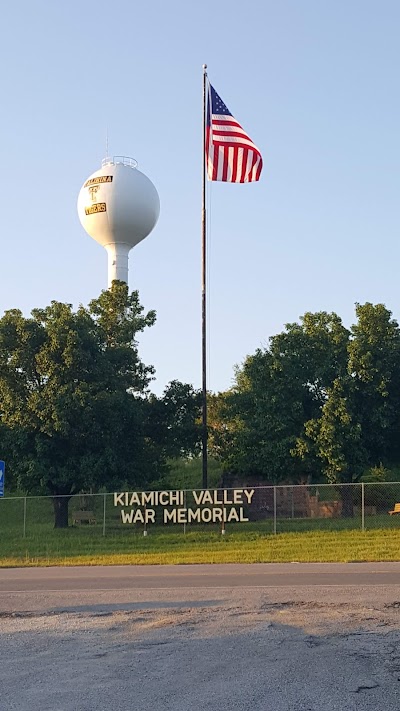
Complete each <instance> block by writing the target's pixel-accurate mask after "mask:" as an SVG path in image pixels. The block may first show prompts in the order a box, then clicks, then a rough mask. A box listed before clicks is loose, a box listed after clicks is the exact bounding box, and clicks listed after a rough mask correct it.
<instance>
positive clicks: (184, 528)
mask: <svg viewBox="0 0 400 711" xmlns="http://www.w3.org/2000/svg"><path fill="white" fill-rule="evenodd" d="M183 508H184V509H186V514H187V507H186V489H185V490H184V492H183ZM183 535H184V536H185V535H186V520H185V521H184V524H183Z"/></svg>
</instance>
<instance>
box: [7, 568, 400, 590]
mask: <svg viewBox="0 0 400 711" xmlns="http://www.w3.org/2000/svg"><path fill="white" fill-rule="evenodd" d="M310 585H311V586H314V585H324V586H329V587H332V586H336V587H343V586H349V585H351V586H356V587H365V586H369V585H374V586H376V585H400V562H399V563H286V564H285V563H283V564H282V563H276V564H275V563H266V564H252V565H244V564H239V565H185V566H176V565H165V566H155V565H142V566H96V567H87V566H77V567H71V568H70V567H65V568H62V567H59V568H56V567H50V568H8V569H7V568H3V569H0V593H5V594H6V593H10V592H31V591H32V592H35V591H39V590H41V591H44V592H52V591H61V590H64V591H78V590H82V591H92V592H93V591H95V590H98V591H102V590H114V591H117V590H160V589H163V590H165V589H168V588H179V589H182V588H194V589H200V588H203V589H204V588H214V589H216V588H242V587H246V588H264V587H273V588H276V587H293V588H296V587H299V586H310Z"/></svg>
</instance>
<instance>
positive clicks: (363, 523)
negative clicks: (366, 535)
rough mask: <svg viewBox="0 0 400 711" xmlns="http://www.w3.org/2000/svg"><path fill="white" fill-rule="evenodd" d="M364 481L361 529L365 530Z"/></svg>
mask: <svg viewBox="0 0 400 711" xmlns="http://www.w3.org/2000/svg"><path fill="white" fill-rule="evenodd" d="M364 486H365V484H364V482H362V483H361V530H362V531H365V506H364V501H365V499H364V493H365V492H364Z"/></svg>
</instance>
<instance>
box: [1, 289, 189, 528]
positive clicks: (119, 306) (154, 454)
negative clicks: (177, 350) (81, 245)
mask: <svg viewBox="0 0 400 711" xmlns="http://www.w3.org/2000/svg"><path fill="white" fill-rule="evenodd" d="M154 322H155V313H154V311H149V312H148V313H144V309H143V307H142V306H141V305H140V303H139V297H138V293H137V292H135V291H134V292H132V293H131V294H129V293H128V287H127V286H126V285H125V284H124V283H122V282H114V283H113V285H112V288H111V289H110V290H108V291H104V292H102V293H101V294H100V296H99V297H98V298H97V299H94V300H93V301H91V302H90V304H89V306H88V307H86V308H85V307H83V306H80V307H79V308H78V309H77V310H76V311H74V310H73V308H72V306H71V305H70V304H63V303H58V302H55V301H53V302H52V303H51V304H50V306H48V307H46V308H44V309H34V310H33V311H32V313H31V316H30V317H29V318H26V317H24V316H23V315H22V313H21V312H20V311H18V310H12V311H8V312H6V313H5V314H4V316H3V317H2V318H1V319H0V422H1V429H0V437H2V445H3V447H2V449H3V451H4V458H7V460H8V462H9V464H10V466H9V470H11V472H12V475H13V477H14V479H15V483H16V485H18V487H19V488H20V489H21V490H24V491H26V492H28V493H39V492H40V493H48V494H51V495H52V496H54V497H55V496H60V495H62V496H64V497H65V499H64V500H62V499H54V501H55V507H56V525H59V526H65V525H66V524H67V516H68V510H67V504H68V497H70V496H71V495H73V494H75V493H77V492H79V491H81V490H85V489H86V490H87V489H89V488H91V487H94V488H99V487H101V486H107V487H110V486H121V485H122V484H123V483H125V482H129V484H130V485H131V486H135V487H138V486H143V485H147V484H148V483H149V482H151V480H152V479H153V480H154V479H157V478H158V477H159V476H160V474H161V472H162V471H163V469H164V468H165V466H166V461H167V457H168V456H171V455H173V454H175V453H176V452H177V451H185V449H186V448H187V449H192V448H195V447H196V437H197V426H196V423H195V419H196V415H197V411H196V407H197V405H196V402H197V401H198V396H197V394H196V393H195V392H194V391H193V389H192V388H190V386H185V385H184V384H181V383H177V382H174V383H173V384H171V385H170V386H169V387H168V388H167V389H166V392H165V397H163V398H156V397H155V396H150V393H149V383H150V380H151V378H152V376H153V372H154V370H153V368H152V366H146V365H145V364H144V363H143V362H142V360H141V359H140V357H139V353H138V343H137V334H138V333H140V332H141V331H143V330H144V329H145V328H147V327H150V326H152V325H153V323H154ZM160 412H161V414H160ZM158 420H160V421H159V422H158ZM180 437H181V438H180ZM178 439H179V441H180V444H179V446H178ZM57 507H58V509H57Z"/></svg>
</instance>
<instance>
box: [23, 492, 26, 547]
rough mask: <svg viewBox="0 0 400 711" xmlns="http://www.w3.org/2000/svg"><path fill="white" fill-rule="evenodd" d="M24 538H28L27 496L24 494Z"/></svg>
mask: <svg viewBox="0 0 400 711" xmlns="http://www.w3.org/2000/svg"><path fill="white" fill-rule="evenodd" d="M23 537H24V538H26V496H24V536H23Z"/></svg>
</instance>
